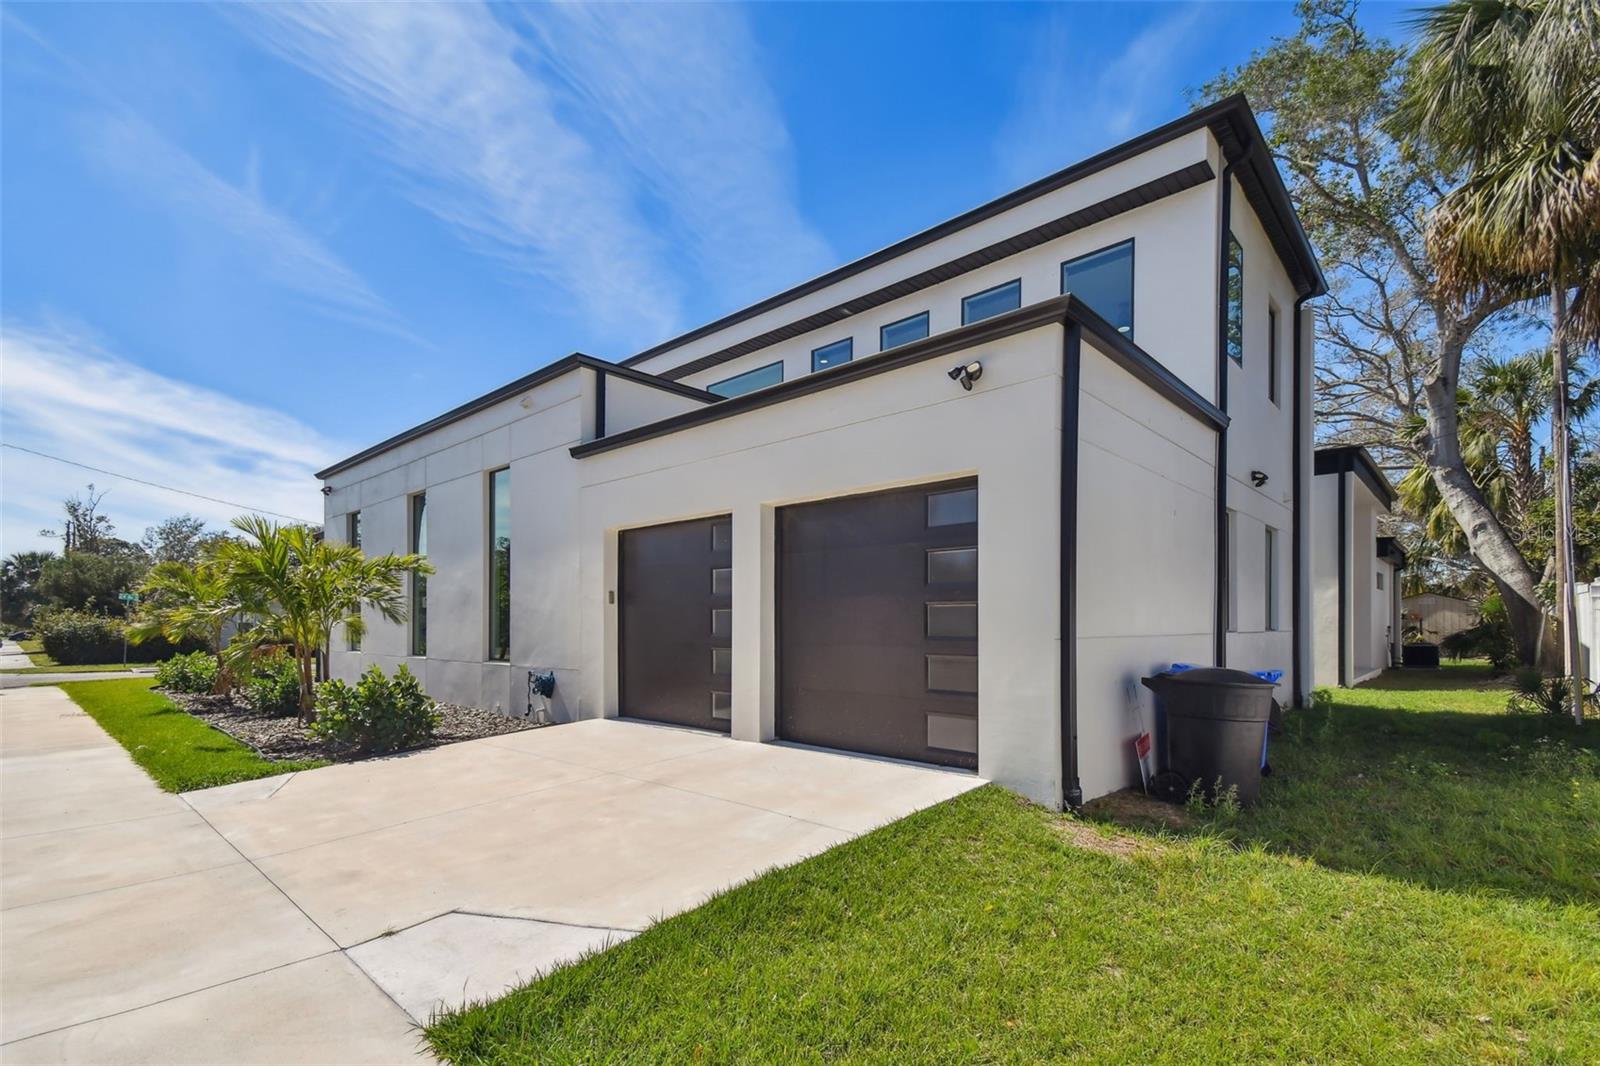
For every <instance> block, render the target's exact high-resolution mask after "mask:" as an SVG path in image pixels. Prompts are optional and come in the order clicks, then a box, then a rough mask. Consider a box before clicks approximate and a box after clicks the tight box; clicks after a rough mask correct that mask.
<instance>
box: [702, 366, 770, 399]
mask: <svg viewBox="0 0 1600 1066" xmlns="http://www.w3.org/2000/svg"><path fill="white" fill-rule="evenodd" d="M773 367H777V368H778V380H777V381H774V382H771V383H769V384H766V385H757V386H756V387H755V388H753V389H746V390H744V391H743V392H735V393H722V392H717V389H718V388H719V387H720V386H723V385H726V384H728V382H730V381H738V380H739V379H740V378H747V377H752V376H754V375H756V374H759V373H761V372H762V371H763V370H771V369H772V368H773ZM782 384H783V360H782V359H778V360H775V361H773V362H771V363H766V364H764V365H762V366H757V367H751V368H750V369H749V370H741V371H740V372H739V373H737V374H732V375H729V376H728V377H725V378H723V379H722V380H721V381H713V382H712V383H711V384H709V385H707V386H706V391H707V392H709V393H714V394H715V395H717V396H721V397H722V398H723V399H724V400H731V399H733V398H734V397H736V396H748V395H750V394H751V393H752V392H760V391H761V390H762V389H770V388H772V387H773V386H774V385H782Z"/></svg>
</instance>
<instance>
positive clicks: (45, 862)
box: [0, 688, 426, 1064]
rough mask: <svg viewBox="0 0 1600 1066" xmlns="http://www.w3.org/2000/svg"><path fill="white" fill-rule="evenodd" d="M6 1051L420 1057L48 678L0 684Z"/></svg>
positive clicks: (294, 911) (0, 1013) (364, 990)
mask: <svg viewBox="0 0 1600 1066" xmlns="http://www.w3.org/2000/svg"><path fill="white" fill-rule="evenodd" d="M0 834H3V837H4V839H3V847H4V852H5V862H4V864H3V867H0V908H3V914H0V989H3V996H4V1002H3V1003H0V1042H3V1043H4V1046H3V1047H0V1060H3V1061H4V1062H6V1063H8V1064H12V1063H33V1062H79V1063H87V1062H105V1063H113V1062H114V1063H144V1062H149V1063H179V1062H183V1063H221V1062H259V1063H284V1062H305V1063H311V1062H325V1063H390V1062H411V1061H419V1060H421V1061H426V1059H425V1057H422V1056H420V1055H419V1054H418V1051H417V1048H418V1041H417V1035H416V1033H415V1032H414V1030H413V1027H412V1024H411V1018H410V1017H408V1016H407V1015H406V1013H405V1012H404V1011H403V1010H401V1009H400V1008H399V1007H398V1006H397V1005H396V1004H395V1003H394V1002H393V1000H391V999H390V998H389V997H388V996H387V995H385V994H384V993H383V991H382V990H381V989H379V988H378V986H377V985H376V984H374V983H373V982H372V980H371V979H370V978H368V977H367V975H366V974H365V973H363V972H362V970H361V969H360V967H358V966H357V965H356V964H355V963H353V962H352V961H351V960H350V959H349V958H348V957H346V956H345V954H344V953H343V952H341V951H340V950H339V946H338V945H337V944H336V943H335V942H334V941H333V940H332V938H330V937H329V936H328V935H327V934H326V933H324V932H323V931H322V930H320V929H318V928H317V925H316V923H315V922H313V921H312V920H311V919H310V918H308V917H307V916H306V915H305V914H304V913H303V912H302V911H301V910H300V908H299V907H297V906H296V905H295V904H294V902H293V901H292V900H291V899H290V898H289V897H288V896H286V895H285V894H284V893H283V892H282V891H280V890H279V889H278V888H277V887H276V886H274V885H273V884H272V882H271V881H270V880H268V879H267V877H266V876H265V875H263V874H262V872H261V871H260V870H259V869H257V868H256V867H255V866H254V865H253V864H252V863H250V862H249V861H248V860H246V859H245V858H244V856H242V855H240V854H239V852H238V851H237V850H236V849H235V848H234V847H233V845H231V844H229V843H228V841H227V840H226V839H225V838H224V837H222V835H221V834H219V833H217V832H216V831H215V830H213V829H212V828H211V827H210V826H209V825H207V824H206V821H205V819H204V818H202V817H201V816H200V815H198V814H196V813H195V812H194V811H193V810H192V809H190V807H189V806H188V804H186V803H185V802H184V801H183V800H182V799H181V798H179V797H177V796H171V795H168V794H166V793H164V792H162V791H161V790H160V789H158V788H157V787H156V786H155V785H154V784H153V783H152V782H151V780H150V778H149V777H147V776H146V775H145V773H144V771H142V770H140V769H139V768H138V767H137V766H135V765H134V763H133V761H132V760H131V759H129V758H128V755H127V753H126V752H125V751H123V750H122V748H121V746H120V745H118V744H117V743H116V742H115V741H113V740H112V739H111V738H110V737H108V736H107V735H106V734H105V733H104V732H103V731H102V730H101V729H100V727H99V726H98V725H96V724H95V722H94V720H93V719H91V718H89V717H88V716H87V715H85V714H84V713H83V712H82V711H80V710H79V709H78V707H77V705H76V704H74V703H73V702H72V701H71V700H69V699H68V698H67V697H66V695H65V694H63V693H62V691H61V690H60V689H57V688H25V689H14V690H12V691H9V692H6V693H4V694H0Z"/></svg>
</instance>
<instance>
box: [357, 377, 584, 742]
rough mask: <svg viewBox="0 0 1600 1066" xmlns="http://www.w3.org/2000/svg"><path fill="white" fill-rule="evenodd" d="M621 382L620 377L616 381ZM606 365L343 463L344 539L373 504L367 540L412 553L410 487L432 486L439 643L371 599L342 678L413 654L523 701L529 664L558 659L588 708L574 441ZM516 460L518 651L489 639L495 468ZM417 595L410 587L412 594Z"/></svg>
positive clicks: (473, 692)
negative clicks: (502, 656)
mask: <svg viewBox="0 0 1600 1066" xmlns="http://www.w3.org/2000/svg"><path fill="white" fill-rule="evenodd" d="M608 384H609V383H608ZM592 390H593V374H592V373H591V372H589V371H574V372H572V373H568V374H564V375H562V376H560V377H558V378H555V379H553V380H551V381H548V382H545V383H543V384H541V385H537V386H535V387H534V388H532V389H530V390H529V391H528V392H526V393H523V394H521V395H519V396H516V397H513V398H511V399H507V400H505V401H502V402H501V403H498V404H495V405H494V406H493V407H490V408H487V409H485V410H483V411H479V412H476V413H474V414H472V415H470V416H468V417H467V418H464V419H462V420H461V421H459V422H456V423H453V424H451V425H448V426H444V427H442V428H440V429H438V430H436V431H434V432H432V433H429V434H427V435H426V436H424V437H421V438H418V439H417V440H414V441H409V442H407V443H405V444H402V445H400V446H398V447H396V448H394V449H392V450H390V451H388V452H385V453H383V454H381V455H378V456H374V457H373V458H371V459H368V460H367V461H365V462H363V463H360V464H358V465H357V466H354V467H352V468H350V469H348V470H344V471H341V472H339V473H337V474H334V475H332V476H331V477H330V478H329V479H328V481H327V484H328V486H329V487H330V488H332V489H333V492H332V493H331V494H329V495H328V496H327V497H326V503H325V513H326V515H327V522H326V526H325V528H326V529H327V530H328V533H329V535H330V536H333V537H336V538H337V539H343V538H344V537H345V535H346V530H347V528H348V523H347V521H346V519H345V516H346V515H348V514H349V512H351V511H353V510H360V511H361V538H362V548H363V550H364V551H366V552H368V553H369V554H375V553H381V552H397V553H399V552H407V551H409V550H410V548H411V543H410V513H411V511H410V507H411V504H410V499H411V496H412V495H414V494H415V493H417V492H426V493H427V494H428V548H429V551H428V561H429V562H430V563H432V564H433V566H434V568H435V570H436V573H435V574H434V576H433V577H431V578H429V580H428V656H427V658H420V657H417V656H413V655H411V654H410V650H411V631H410V623H409V621H408V622H406V623H404V624H394V623H389V622H384V621H383V620H382V619H379V618H375V617H373V616H372V615H371V613H370V612H369V613H368V615H367V617H366V619H365V621H366V623H367V627H368V628H367V635H366V637H365V639H364V640H363V641H362V646H361V650H360V651H359V652H352V651H350V650H348V646H347V644H346V642H345V640H344V638H343V636H342V635H339V634H336V635H335V637H334V641H333V649H332V652H331V654H330V656H329V658H330V666H331V669H332V674H333V676H334V677H342V678H346V679H350V678H353V677H355V676H356V675H358V674H359V673H360V672H361V671H362V670H365V669H366V668H367V667H368V666H371V665H373V664H377V665H379V666H381V667H383V669H384V670H386V671H392V670H393V669H394V668H395V667H396V666H398V665H399V664H400V663H405V664H406V665H407V666H409V667H410V669H411V671H412V672H413V673H415V674H416V675H417V676H418V677H419V678H421V679H422V682H423V686H424V687H425V688H426V689H427V691H428V692H429V694H431V695H433V696H435V697H436V698H438V699H441V700H445V701H447V702H451V703H461V704H465V705H467V706H476V707H485V708H489V709H493V710H499V711H502V712H510V713H519V714H520V713H521V712H522V711H523V709H524V708H525V707H526V703H527V700H526V692H527V672H528V671H529V670H540V671H542V670H547V669H553V670H555V672H556V679H557V685H556V696H555V698H554V700H553V701H552V710H553V712H554V713H555V716H556V717H557V719H558V720H566V719H569V718H574V717H577V716H578V713H579V712H578V709H577V708H576V707H575V706H574V705H572V704H571V703H570V702H569V694H571V693H574V692H575V691H576V688H577V686H576V684H575V683H574V681H575V678H576V673H575V671H576V669H577V663H578V659H579V655H578V644H577V627H576V624H575V622H574V621H573V610H572V604H573V602H574V600H575V597H576V595H577V584H578V550H577V539H576V532H577V530H576V501H577V493H578V489H577V470H576V468H575V464H574V461H573V459H572V457H571V456H570V455H569V454H568V451H567V450H568V449H569V448H571V447H572V446H573V445H574V444H577V443H578V442H579V441H580V440H582V439H584V436H585V432H586V427H587V426H588V425H589V423H590V422H592V410H593V406H592V404H593V396H592ZM507 466H509V467H510V469H511V510H512V516H511V523H512V537H511V602H512V620H511V659H510V661H509V662H504V663H497V662H488V661H486V658H487V652H488V619H489V603H488V598H487V593H488V582H489V571H488V566H489V563H488V536H489V531H488V517H489V503H488V481H489V473H490V472H491V471H493V470H497V469H500V468H502V467H507ZM407 602H408V604H409V595H408V598H407Z"/></svg>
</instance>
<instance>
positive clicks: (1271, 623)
mask: <svg viewBox="0 0 1600 1066" xmlns="http://www.w3.org/2000/svg"><path fill="white" fill-rule="evenodd" d="M1266 589H1267V628H1268V629H1277V628H1278V531H1277V530H1276V529H1273V528H1272V527H1271V526H1268V527H1267V584H1266Z"/></svg>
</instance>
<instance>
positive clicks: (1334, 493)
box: [1309, 474, 1349, 688]
mask: <svg viewBox="0 0 1600 1066" xmlns="http://www.w3.org/2000/svg"><path fill="white" fill-rule="evenodd" d="M1348 491H1349V488H1348V486H1346V485H1345V484H1344V482H1343V481H1342V480H1341V478H1340V476H1339V475H1338V474H1319V475H1317V476H1316V477H1314V478H1312V486H1311V522H1310V540H1311V543H1310V545H1309V548H1310V552H1309V554H1310V556H1311V566H1310V570H1311V589H1312V595H1311V618H1312V621H1313V623H1314V624H1313V632H1314V633H1315V639H1314V641H1313V644H1312V662H1313V664H1314V665H1313V672H1312V676H1313V678H1314V680H1315V684H1316V685H1317V686H1318V687H1322V688H1325V687H1329V686H1335V685H1340V684H1343V681H1342V680H1341V679H1340V677H1339V495H1340V493H1341V492H1348Z"/></svg>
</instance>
